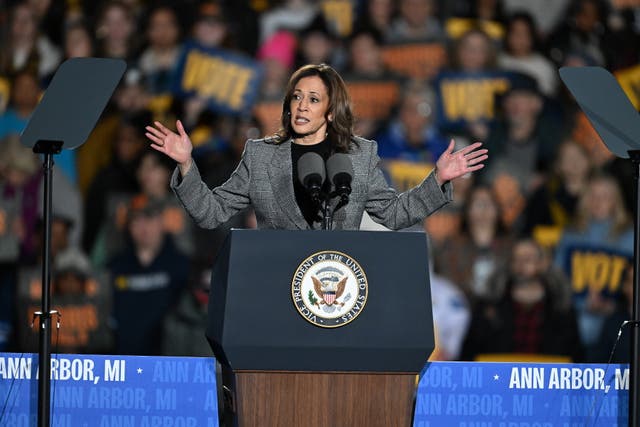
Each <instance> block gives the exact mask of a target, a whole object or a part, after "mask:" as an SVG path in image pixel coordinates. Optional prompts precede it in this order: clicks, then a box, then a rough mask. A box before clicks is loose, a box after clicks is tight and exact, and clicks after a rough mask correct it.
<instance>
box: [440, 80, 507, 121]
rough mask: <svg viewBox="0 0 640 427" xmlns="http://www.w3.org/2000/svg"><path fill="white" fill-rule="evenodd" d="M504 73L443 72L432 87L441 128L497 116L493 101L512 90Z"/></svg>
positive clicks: (488, 119) (487, 119) (490, 119)
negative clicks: (436, 98)
mask: <svg viewBox="0 0 640 427" xmlns="http://www.w3.org/2000/svg"><path fill="white" fill-rule="evenodd" d="M511 78H512V76H511V74H510V73H508V72H505V71H486V72H481V73H467V72H462V71H446V72H442V73H440V74H439V75H438V77H437V78H436V81H435V83H434V87H435V89H436V93H437V95H438V124H439V125H440V126H441V127H442V128H446V129H449V128H457V127H463V126H465V125H468V124H470V123H474V122H490V121H492V120H493V119H494V118H495V115H496V107H497V106H496V98H497V97H498V96H499V95H500V94H502V93H504V92H505V91H507V89H509V87H511Z"/></svg>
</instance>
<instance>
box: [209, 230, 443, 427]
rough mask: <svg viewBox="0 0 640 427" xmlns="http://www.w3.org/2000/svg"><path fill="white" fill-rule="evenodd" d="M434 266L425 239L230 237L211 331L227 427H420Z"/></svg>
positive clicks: (387, 235) (214, 292) (216, 279)
mask: <svg viewBox="0 0 640 427" xmlns="http://www.w3.org/2000/svg"><path fill="white" fill-rule="evenodd" d="M427 260H428V257H427V244H426V239H425V236H424V234H422V233H393V232H358V231H333V232H329V231H275V230H262V231H256V230H233V231H232V232H231V234H230V236H229V238H228V239H227V241H226V243H225V245H224V247H223V249H222V251H221V252H220V255H219V256H218V259H217V261H216V264H215V267H214V270H213V274H212V289H211V298H210V303H209V321H208V327H207V339H208V340H209V343H210V344H211V347H212V349H213V351H214V354H215V356H216V359H217V361H218V378H217V384H218V412H219V416H220V419H219V423H220V425H221V426H243V427H244V426H260V427H268V426H278V427H280V426H305V427H306V426H310V427H312V426H318V427H320V426H326V427H342V426H344V427H354V426H367V427H370V426H381V427H382V426H384V427H388V426H402V427H409V426H411V425H412V420H413V408H414V400H415V394H416V386H417V374H418V373H419V372H420V371H421V370H422V368H423V367H424V365H425V363H426V361H427V359H428V357H429V355H430V354H431V352H432V351H433V347H434V339H433V319H432V312H431V294H430V288H429V276H428V264H427ZM341 284H343V285H341ZM305 286H306V287H305ZM341 286H342V287H341ZM336 289H337V290H336ZM332 292H333V293H332ZM354 301H355V302H354ZM350 303H351V304H354V305H353V306H350V305H349V304H350ZM307 307H309V308H307ZM349 307H352V308H349ZM309 310H312V311H313V312H311V311H309ZM313 313H316V314H313ZM325 313H327V314H326V315H325Z"/></svg>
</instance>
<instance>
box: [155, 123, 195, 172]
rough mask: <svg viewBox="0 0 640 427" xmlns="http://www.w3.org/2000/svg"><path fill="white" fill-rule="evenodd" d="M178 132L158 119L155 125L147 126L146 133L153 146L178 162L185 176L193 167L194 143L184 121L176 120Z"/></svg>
mask: <svg viewBox="0 0 640 427" xmlns="http://www.w3.org/2000/svg"><path fill="white" fill-rule="evenodd" d="M176 128H177V129H178V133H175V132H173V131H172V130H170V129H168V128H167V127H165V126H164V125H163V124H162V123H160V122H158V121H156V122H154V123H153V126H147V127H146V128H145V129H146V130H147V132H146V133H145V135H146V136H147V138H149V139H150V140H151V142H152V143H151V147H152V148H154V149H156V150H158V151H159V152H161V153H164V154H166V155H167V156H169V157H171V158H172V159H173V160H175V161H176V162H178V167H179V168H180V173H181V174H182V175H183V176H184V175H185V174H186V173H187V171H188V170H189V168H190V167H191V150H192V149H193V145H192V144H191V139H189V135H187V132H185V130H184V126H182V122H181V121H180V120H177V121H176Z"/></svg>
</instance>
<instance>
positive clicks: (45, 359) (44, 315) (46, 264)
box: [33, 141, 62, 427]
mask: <svg viewBox="0 0 640 427" xmlns="http://www.w3.org/2000/svg"><path fill="white" fill-rule="evenodd" d="M61 149H62V142H61V141H38V142H37V143H36V144H35V146H34V147H33V151H34V152H35V153H39V154H43V155H44V162H43V164H42V167H43V170H44V182H43V186H44V192H43V193H44V194H43V196H42V200H43V225H44V230H43V231H44V234H43V236H42V243H43V244H42V298H41V307H40V312H39V313H36V314H37V315H38V316H39V317H40V321H39V328H38V330H39V346H38V427H49V426H50V425H51V423H50V414H51V301H50V299H51V198H52V193H53V189H52V180H53V155H54V154H57V153H59V152H60V150H61Z"/></svg>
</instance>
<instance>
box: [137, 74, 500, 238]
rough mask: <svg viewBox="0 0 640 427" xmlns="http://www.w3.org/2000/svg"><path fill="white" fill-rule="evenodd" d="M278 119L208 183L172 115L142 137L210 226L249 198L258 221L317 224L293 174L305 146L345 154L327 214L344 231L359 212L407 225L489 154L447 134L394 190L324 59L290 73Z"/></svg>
mask: <svg viewBox="0 0 640 427" xmlns="http://www.w3.org/2000/svg"><path fill="white" fill-rule="evenodd" d="M281 126H282V128H281V129H280V130H279V131H278V132H277V133H276V134H275V135H273V136H270V137H268V138H264V139H258V140H249V141H248V142H247V143H246V145H245V149H244V153H243V155H242V158H241V160H240V163H239V165H238V167H237V168H236V170H235V171H234V172H233V173H232V174H231V177H230V178H229V180H228V181H226V182H225V183H224V184H222V185H220V186H218V187H216V188H214V189H212V190H211V189H209V188H208V187H207V185H206V184H205V183H204V182H203V181H202V179H201V178H200V172H199V171H198V168H197V166H196V165H195V163H194V161H193V159H192V157H191V151H192V144H191V140H190V139H189V136H188V135H187V133H186V131H185V129H184V127H183V125H182V123H181V122H180V121H179V120H178V121H177V122H176V127H177V130H178V132H177V133H176V132H173V131H172V130H170V129H168V128H167V127H166V126H164V125H163V124H161V123H160V122H155V123H154V125H153V126H147V127H146V130H147V133H146V136H147V138H149V139H150V140H151V142H152V144H151V146H152V147H153V148H154V149H156V150H158V151H160V152H162V153H164V154H166V155H167V156H169V157H171V158H172V159H173V160H175V161H176V162H177V163H178V166H177V168H176V170H175V171H174V174H173V176H172V180H171V186H172V188H173V189H174V191H175V192H176V195H177V196H178V199H179V200H180V201H181V203H182V204H183V205H184V207H185V208H186V210H187V211H188V212H189V214H190V215H191V216H192V217H193V218H194V220H195V221H196V223H197V224H198V225H199V226H201V227H203V228H215V227H217V226H218V225H220V224H222V223H223V222H225V221H226V220H228V219H229V218H230V217H231V216H232V215H233V214H235V213H236V212H238V211H239V210H241V209H243V208H245V207H247V206H249V205H252V206H253V208H254V210H255V213H256V218H257V223H258V227H259V228H271V229H317V228H320V224H321V218H320V207H319V206H318V204H317V203H315V202H314V200H313V199H312V197H311V196H310V194H309V193H308V192H307V191H306V189H305V187H304V186H303V185H302V184H301V183H300V182H299V179H298V176H297V175H298V174H297V170H298V160H299V159H300V158H301V156H302V155H304V154H306V153H316V154H319V155H320V156H322V158H324V159H325V160H326V159H328V158H329V156H330V155H332V154H334V153H344V154H345V155H346V158H347V159H348V162H350V163H351V166H352V168H353V173H352V174H351V176H352V182H351V189H352V191H351V194H350V199H349V203H348V204H347V205H346V206H344V207H342V208H340V209H337V210H336V212H335V214H334V218H333V225H334V227H333V228H335V229H343V230H354V229H358V228H359V226H360V222H361V220H362V216H363V214H364V212H365V211H367V212H368V214H369V215H370V216H371V218H372V219H373V220H375V221H376V222H378V223H381V224H383V225H385V226H387V227H388V228H391V229H400V228H405V227H408V226H410V225H413V224H415V223H417V222H418V221H421V220H422V219H423V218H424V217H426V216H428V215H429V214H431V213H432V212H434V211H436V210H437V209H439V208H440V207H442V206H443V205H445V204H446V203H448V202H449V201H450V200H451V192H452V190H451V183H450V181H451V180H452V179H455V178H457V177H459V176H462V175H464V174H466V173H470V172H473V171H477V170H479V169H481V168H483V167H484V164H483V162H484V161H485V160H486V159H487V158H488V155H487V150H486V149H482V148H480V147H481V145H482V143H480V142H476V143H474V144H471V145H469V146H468V147H465V148H463V149H461V150H459V151H456V152H453V148H454V141H453V140H452V141H451V142H450V144H449V146H448V148H447V149H446V150H445V152H444V153H443V154H442V155H441V156H440V158H439V159H438V160H437V162H436V168H435V169H434V171H433V172H432V173H431V174H429V176H427V177H426V178H425V179H424V180H423V181H422V182H421V183H420V184H419V185H417V186H416V187H414V188H412V189H410V190H409V191H406V192H404V193H401V194H398V193H397V192H396V191H395V190H393V189H391V188H389V186H388V185H387V183H386V181H385V179H384V176H383V173H382V171H381V170H380V169H379V167H378V162H379V157H378V155H377V144H376V142H374V141H369V140H365V139H363V138H360V137H358V136H355V135H354V134H353V131H352V128H353V114H352V111H351V103H350V99H349V95H348V92H347V90H346V87H345V84H344V81H343V80H342V78H341V77H340V75H339V74H338V73H337V72H336V71H335V70H334V69H333V68H331V67H330V66H328V65H326V64H320V65H306V66H303V67H301V68H299V69H298V70H297V71H296V72H294V73H293V75H292V76H291V78H290V80H289V83H288V85H287V88H286V92H285V95H284V99H283V103H282V115H281ZM326 186H327V184H326V183H325V187H326Z"/></svg>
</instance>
